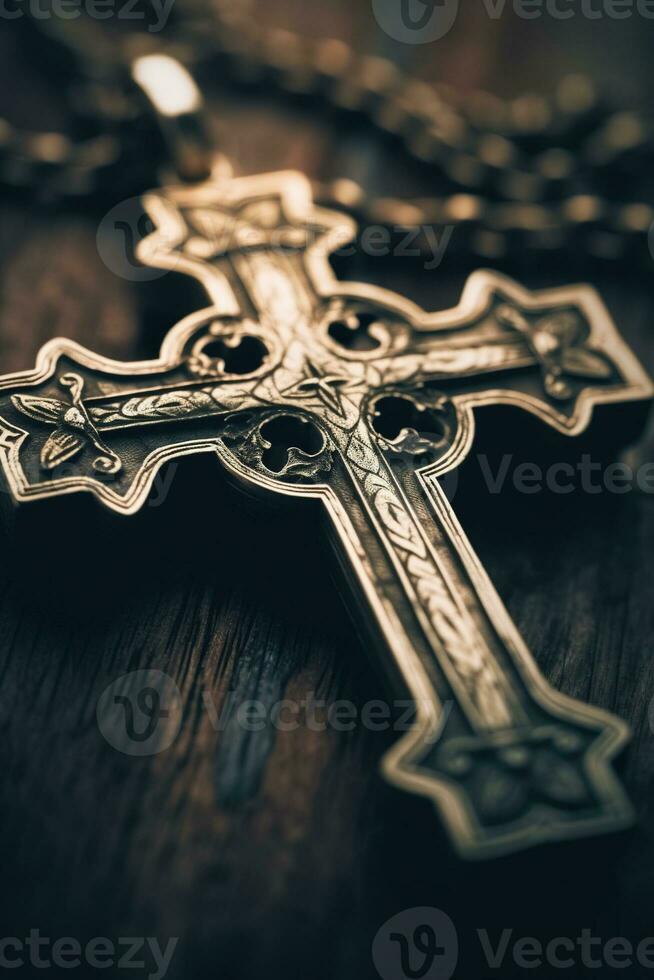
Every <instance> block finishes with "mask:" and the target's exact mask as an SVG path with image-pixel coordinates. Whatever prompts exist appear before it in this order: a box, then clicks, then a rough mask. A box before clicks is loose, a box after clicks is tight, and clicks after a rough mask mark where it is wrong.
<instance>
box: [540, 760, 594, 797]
mask: <svg viewBox="0 0 654 980" xmlns="http://www.w3.org/2000/svg"><path fill="white" fill-rule="evenodd" d="M533 775H534V780H535V782H536V785H537V786H538V788H539V789H540V791H541V793H543V795H544V796H547V797H548V798H549V799H550V800H553V801H554V802H556V803H568V804H581V803H586V802H587V801H588V788H587V786H586V783H585V781H584V779H583V777H582V775H581V773H580V771H579V768H578V767H577V766H575V765H574V764H573V763H570V762H567V761H566V760H564V759H560V758H559V757H558V756H556V755H554V753H552V752H541V753H540V754H539V755H538V758H537V760H536V763H535V764H534V770H533Z"/></svg>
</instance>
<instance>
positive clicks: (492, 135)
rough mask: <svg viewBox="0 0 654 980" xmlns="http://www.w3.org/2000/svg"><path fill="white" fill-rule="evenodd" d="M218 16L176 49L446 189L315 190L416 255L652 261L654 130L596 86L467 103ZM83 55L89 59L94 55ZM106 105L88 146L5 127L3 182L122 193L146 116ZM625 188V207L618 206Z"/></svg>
mask: <svg viewBox="0 0 654 980" xmlns="http://www.w3.org/2000/svg"><path fill="white" fill-rule="evenodd" d="M211 9H212V16H211V17H210V18H208V17H207V14H206V6H203V7H200V8H199V7H197V6H191V5H190V0H187V5H186V9H185V16H184V19H183V21H182V23H181V24H180V29H179V31H178V32H176V35H175V36H176V40H175V44H174V45H172V46H171V47H172V48H173V49H174V51H175V53H176V54H177V55H178V56H179V57H180V58H181V59H182V60H183V61H185V62H186V63H187V64H191V65H192V67H193V69H194V71H195V72H197V73H199V74H200V76H206V78H207V80H208V81H209V80H211V79H215V78H216V77H218V78H220V79H221V80H222V81H223V82H224V81H225V80H226V81H228V82H229V83H231V84H233V85H239V86H248V87H261V86H265V88H266V90H269V89H270V87H271V86H274V87H275V88H276V89H278V90H280V91H282V92H284V93H287V94H289V95H291V96H293V97H295V98H300V99H304V100H306V99H311V100H312V101H315V100H321V101H322V102H323V103H324V104H325V105H326V106H329V107H332V108H334V109H336V110H338V111H341V112H347V113H356V114H357V115H359V116H363V117H366V118H367V119H368V120H369V121H370V123H371V124H372V125H373V126H374V127H375V128H376V129H377V130H379V131H381V132H383V133H384V134H387V135H388V136H391V137H393V138H395V139H396V140H399V141H400V142H401V144H402V146H403V147H404V149H405V151H406V153H407V154H408V156H409V158H411V159H413V160H415V161H417V162H419V163H420V164H422V165H423V166H424V167H425V168H426V169H427V170H428V172H429V174H430V176H431V178H432V179H433V180H435V182H437V184H438V186H439V188H440V189H441V192H440V194H439V196H435V197H428V198H421V199H416V200H412V201H406V200H399V199H395V198H382V199H380V198H372V197H370V196H368V194H367V193H366V190H365V189H364V188H363V187H361V186H360V185H358V184H357V183H355V182H354V181H352V180H349V179H339V180H334V181H330V182H329V183H327V184H317V185H316V188H315V190H316V196H317V198H318V200H319V201H320V202H321V203H324V204H326V205H331V206H337V207H339V208H342V209H345V210H347V211H349V212H351V213H353V214H354V215H355V216H356V217H357V218H359V219H360V220H362V221H363V222H364V223H366V224H383V225H385V226H391V227H394V228H395V229H397V230H398V231H400V229H402V228H407V227H414V228H417V229H419V234H418V236H417V238H416V240H415V243H414V247H416V246H417V247H423V248H425V249H426V250H428V248H429V243H428V242H427V241H426V240H425V239H426V232H425V229H426V228H428V227H432V226H439V227H442V226H454V227H455V228H456V230H457V235H456V236H455V237H456V242H457V245H458V246H459V247H460V248H461V249H462V250H463V251H464V252H467V253H472V254H474V255H476V256H479V257H482V258H485V259H500V258H503V257H504V256H506V255H514V254H516V253H518V252H519V253H520V254H522V253H536V254H538V255H543V254H548V253H549V254H556V253H558V252H559V251H560V250H561V249H562V248H567V249H569V250H571V251H574V252H575V253H577V254H581V255H588V256H591V257H593V258H600V259H608V260H617V259H627V258H629V259H632V260H635V261H637V260H638V259H641V260H642V259H647V260H650V256H649V253H648V248H647V245H648V235H649V233H650V229H651V227H652V224H653V222H654V207H653V206H652V204H651V203H650V202H651V200H652V195H651V186H650V182H651V176H650V175H651V173H652V163H653V162H654V140H653V138H652V130H651V126H650V124H649V122H648V121H647V120H646V119H645V118H644V117H643V116H641V115H639V114H637V113H635V112H627V111H618V112H615V111H612V110H611V109H610V107H608V106H606V105H603V104H602V103H601V101H600V99H599V98H598V96H597V93H596V92H595V90H594V88H593V86H592V83H591V82H590V81H589V80H588V79H586V78H584V77H580V76H575V77H572V78H568V79H565V80H564V81H563V82H562V83H561V85H560V86H559V88H558V90H557V92H556V94H555V96H554V98H553V99H551V100H547V99H545V98H543V97H541V96H535V95H525V96H522V97H520V98H518V99H515V100H513V101H502V100H500V99H499V98H497V97H495V96H493V95H490V94H488V93H485V92H477V93H474V94H472V95H468V96H465V97H460V96H457V94H456V93H454V92H453V91H451V90H449V89H447V88H445V87H444V86H433V85H428V84H426V83H423V82H418V81H416V80H415V79H412V78H411V77H409V76H407V75H405V74H403V73H402V72H400V70H399V69H398V68H397V67H396V66H395V65H394V64H393V63H392V62H390V61H389V60H387V59H383V58H377V57H372V56H369V55H360V54H358V53H357V52H355V51H354V50H353V49H352V48H350V47H348V46H347V45H346V44H344V43H343V42H341V41H337V40H333V39H328V40H318V41H309V40H307V39H305V38H301V37H300V36H298V35H296V34H293V33H291V32H289V31H285V30H284V31H282V30H270V29H264V28H262V27H261V26H260V25H259V23H258V22H257V20H256V19H255V18H254V17H253V16H252V14H251V12H250V11H249V10H248V7H247V4H238V5H237V4H232V3H229V4H227V3H223V4H218V5H217V6H216V5H215V4H214V5H213V6H212V8H211ZM159 47H160V46H159ZM79 48H80V50H78V51H77V55H78V59H79V60H83V59H84V58H85V57H86V55H85V53H84V45H82V44H80V45H79ZM86 50H87V51H88V47H86ZM89 74H90V72H89ZM112 82H114V83H115V78H114V79H112ZM96 90H97V91H96V92H95V96H94V98H95V102H96V104H98V100H100V101H102V100H103V99H104V101H105V102H106V101H107V92H108V91H109V92H110V96H109V102H111V103H112V104H111V107H110V109H109V110H107V108H106V106H105V105H104V104H102V110H103V112H102V116H103V124H104V125H105V126H106V125H107V121H109V123H111V126H110V130H111V131H110V132H109V133H103V134H100V135H97V136H93V137H91V138H89V139H86V140H84V141H81V142H78V143H76V142H74V141H72V140H70V139H68V138H67V137H65V136H63V135H60V134H24V133H19V132H17V131H16V130H15V129H13V128H12V127H10V126H9V125H8V124H7V123H6V122H2V121H0V181H2V182H3V183H5V184H9V185H12V186H28V187H29V186H34V185H35V184H38V185H39V186H45V187H47V190H48V193H49V194H50V195H54V196H58V195H61V196H66V197H73V198H74V197H85V196H87V195H92V194H97V193H101V192H102V190H103V188H104V189H106V188H107V187H110V186H111V184H112V181H114V180H115V175H116V170H117V169H119V170H120V171H121V173H122V174H123V175H125V173H126V172H129V166H128V165H127V164H128V156H127V151H126V146H125V133H126V132H129V127H130V125H133V124H134V120H135V117H136V116H138V112H139V110H138V109H137V108H136V107H135V103H134V101H132V100H130V99H129V98H128V97H125V94H124V92H123V93H121V95H120V96H115V92H113V91H112V90H110V89H109V90H108V89H107V87H106V86H105V87H102V86H97V85H96ZM116 104H117V105H118V107H119V108H118V109H117V108H116ZM142 156H143V155H142V153H141V158H142ZM157 162H159V161H157ZM141 163H143V161H142V159H141ZM121 164H122V165H121ZM119 165H120V166H119ZM624 188H628V199H626V200H625V199H624V198H622V199H616V198H615V193H616V191H622V190H623V189H624Z"/></svg>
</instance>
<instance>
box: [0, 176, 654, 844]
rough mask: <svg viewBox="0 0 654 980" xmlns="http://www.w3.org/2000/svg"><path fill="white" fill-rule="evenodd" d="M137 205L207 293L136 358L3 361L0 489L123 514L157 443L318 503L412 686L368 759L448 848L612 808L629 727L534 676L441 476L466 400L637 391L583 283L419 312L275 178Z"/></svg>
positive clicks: (624, 818) (580, 826) (457, 444)
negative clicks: (345, 249)
mask: <svg viewBox="0 0 654 980" xmlns="http://www.w3.org/2000/svg"><path fill="white" fill-rule="evenodd" d="M145 204H146V208H147V210H148V212H149V214H150V216H151V217H152V219H153V221H154V223H155V225H156V229H157V230H156V231H155V233H154V234H153V235H151V236H150V238H148V239H147V240H146V241H145V242H144V243H143V245H142V246H141V258H142V260H143V261H144V262H146V263H147V264H149V265H152V266H156V267H162V268H166V269H175V270H176V271H178V272H183V273H186V274H188V275H191V276H194V277H195V278H196V279H198V280H199V281H200V282H201V283H202V284H203V286H204V288H205V290H206V292H207V293H208V295H209V298H210V302H211V304H212V305H211V307H210V308H208V309H207V310H203V311H202V312H200V313H197V314H194V315H193V316H190V317H188V318H187V319H185V320H184V321H182V322H181V323H180V324H178V325H177V326H176V327H175V328H174V329H173V330H172V331H171V332H170V334H169V335H168V337H167V338H166V340H165V341H164V344H163V347H162V351H161V356H160V358H159V359H157V360H155V361H149V362H140V363H120V362H116V361H110V360H108V359H106V358H103V357H99V356H97V355H95V354H93V353H91V352H90V351H87V350H85V349H83V348H81V347H79V346H78V345H76V344H74V343H71V342H67V341H65V340H57V341H53V342H50V343H49V344H47V345H46V347H45V348H43V350H42V351H41V353H40V355H39V358H38V362H37V366H36V369H35V370H34V371H32V372H26V373H23V374H18V375H12V376H9V377H5V378H4V379H2V380H1V381H0V461H1V463H2V468H3V470H4V474H5V477H6V479H7V481H8V484H9V486H10V489H11V492H12V493H13V495H14V496H15V498H16V500H17V501H29V500H33V499H43V498H46V497H51V496H56V495H59V494H64V493H73V492H76V491H82V490H83V491H86V492H90V493H93V494H94V495H95V496H96V497H97V498H98V499H100V500H101V501H102V502H103V503H104V504H106V505H107V506H109V507H110V508H112V509H113V510H115V511H117V512H120V513H124V514H133V513H135V512H136V511H138V509H139V508H140V507H141V506H142V505H143V503H144V501H145V499H146V497H147V495H148V492H149V489H150V487H151V485H152V481H153V479H154V476H155V474H156V472H157V470H158V469H159V468H160V467H161V465H162V464H163V463H164V462H166V461H168V460H171V459H173V458H176V457H180V456H184V455H187V454H190V453H199V452H213V453H215V454H216V456H217V457H218V459H219V460H220V462H221V464H222V466H223V468H224V469H225V470H227V471H228V473H229V475H230V477H231V478H232V480H234V481H235V482H237V483H240V484H242V485H243V486H244V487H246V488H247V489H248V490H249V491H250V492H252V490H253V489H254V490H256V491H257V492H260V493H261V494H263V495H265V494H283V495H285V496H287V497H295V498H313V499H314V500H315V501H316V502H317V504H318V505H319V506H320V507H322V508H323V512H324V514H325V517H326V521H327V523H328V524H329V526H330V528H331V531H332V536H333V539H334V541H335V543H336V547H337V549H338V551H339V554H340V556H341V560H342V564H343V566H344V568H345V569H346V571H347V576H348V579H349V582H350V585H351V587H352V589H353V591H354V594H355V596H356V598H357V599H358V602H359V606H360V609H361V615H362V618H363V619H364V620H365V621H366V623H367V624H368V626H369V630H370V635H371V636H372V637H374V638H375V639H376V640H377V642H378V645H379V649H380V653H381V654H382V655H383V656H384V657H385V658H386V661H387V664H388V666H389V667H390V673H391V675H392V676H394V677H395V678H396V679H397V680H398V681H399V683H400V684H401V688H402V690H404V691H408V692H409V693H410V696H411V698H412V699H413V700H414V701H415V705H416V717H415V724H414V725H413V727H412V729H411V731H410V732H408V733H407V734H405V735H404V736H403V737H402V739H401V740H400V741H399V742H398V743H397V744H396V745H395V746H394V747H393V749H392V750H391V751H390V752H389V753H388V755H387V756H386V758H385V760H384V771H385V774H386V776H387V777H388V778H389V779H390V780H391V781H392V782H394V783H396V784H397V785H398V786H400V787H402V788H404V789H407V790H410V791H412V792H416V793H420V794H422V795H425V796H427V797H429V798H430V799H432V800H433V801H434V802H435V804H436V805H437V807H438V809H439V811H440V813H441V816H442V818H443V820H444V822H445V824H446V826H447V829H448V831H449V833H450V835H451V837H452V840H453V842H454V844H455V846H456V847H457V848H458V849H459V851H460V852H461V853H462V854H464V855H465V856H467V857H484V856H492V855H496V854H499V853H503V852H506V851H510V850H515V849H518V848H521V847H525V846H529V845H532V844H536V843H540V842H544V841H551V840H556V839H562V838H568V837H573V836H578V835H584V834H592V833H596V832H602V831H607V830H612V829H616V828H619V827H621V826H623V825H625V824H626V823H628V822H629V820H630V807H629V804H628V802H627V801H626V799H625V797H624V795H623V792H622V790H621V788H620V786H619V783H618V782H617V780H616V778H615V776H614V774H613V772H612V770H611V768H610V765H609V763H610V759H611V757H612V756H613V755H614V754H615V752H616V751H617V750H618V749H619V748H620V746H621V745H622V744H623V743H624V741H625V739H626V735H627V731H626V727H625V726H624V725H623V724H622V722H620V721H619V720H618V719H616V718H614V717H612V716H611V715H609V714H607V713H605V712H603V711H601V710H598V709H595V708H591V707H588V706H585V705H583V704H581V703H579V702H575V701H572V700H571V699H569V698H567V697H564V696H563V695H561V694H559V693H557V692H555V691H554V690H553V689H552V688H551V687H550V686H549V685H548V684H547V683H546V682H545V680H544V679H543V678H542V677H541V675H540V674H539V672H538V670H537V668H536V665H535V663H534V661H533V660H532V658H531V656H530V654H529V652H528V651H527V650H526V648H525V646H524V644H523V642H522V641H521V639H520V636H519V635H518V633H517V631H516V629H515V627H514V626H513V624H512V623H511V621H510V619H509V617H508V615H507V613H506V611H505V610H504V608H503V606H502V605H501V603H500V601H499V599H498V597H497V595H496V593H495V592H494V590H493V588H492V585H491V583H490V581H489V580H488V578H487V576H486V575H485V573H484V571H483V569H482V568H481V565H480V563H479V561H478V560H477V558H476V557H475V555H474V553H473V551H472V548H471V546H470V544H469V542H468V541H467V539H466V537H465V535H464V533H463V530H462V529H461V527H460V525H459V524H458V522H457V519H456V517H455V515H454V512H453V510H452V507H451V505H450V503H449V501H448V499H447V497H446V496H445V494H444V492H443V490H442V489H441V486H440V484H439V481H438V477H439V476H441V475H442V474H444V473H446V472H447V471H449V470H451V469H453V468H454V467H456V466H457V465H458V464H459V463H460V462H461V461H462V460H463V459H464V458H465V456H466V454H467V453H468V452H469V451H470V448H471V446H472V443H473V437H474V417H473V410H474V409H475V408H478V407H481V406H485V405H493V404H501V403H502V404H510V405H515V406H517V407H519V408H522V409H524V410H525V411H527V412H530V413H532V414H533V415H535V416H536V417H537V418H538V419H540V420H541V421H542V422H543V423H544V424H547V425H549V426H551V427H552V428H554V429H555V430H558V431H559V432H561V433H564V434H566V435H569V436H574V435H577V434H579V433H581V432H582V431H583V430H584V429H585V428H586V427H587V425H588V423H589V420H590V418H591V414H592V411H593V407H594V406H595V405H600V404H605V405H610V404H615V405H618V404H620V403H624V402H628V401H642V400H645V399H648V398H649V397H651V393H652V388H651V384H650V382H649V380H648V378H647V377H646V376H645V374H644V373H643V371H642V369H641V368H640V366H639V364H638V363H637V361H636V360H635V358H634V357H633V355H632V354H631V353H630V351H629V350H628V349H627V347H626V346H625V344H624V343H623V342H622V340H621V339H620V337H619V334H618V333H617V331H616V329H615V327H614V326H613V324H612V322H611V320H610V318H609V316H608V314H607V312H606V310H605V309H604V307H603V305H602V303H601V301H600V300H599V298H598V296H597V294H596V293H595V292H594V291H593V290H592V289H591V288H589V287H585V286H579V287H566V288H562V289H557V290H550V291H546V292H539V293H530V292H528V291H526V290H524V289H522V288H521V287H519V286H517V285H516V284H515V283H513V282H512V281H510V280H508V279H506V278H504V277H502V276H499V275H497V274H494V273H490V272H479V273H476V274H475V275H473V276H472V277H471V279H470V280H469V282H468V284H467V286H466V288H465V291H464V294H463V297H462V299H461V302H460V304H459V305H458V306H457V307H456V308H455V309H452V310H447V311H445V312H440V313H434V314H427V313H425V312H424V311H422V310H420V309H419V308H417V307H416V306H414V305H413V304H412V303H410V302H408V301H407V300H405V299H404V298H402V297H400V296H398V295H395V294H392V293H390V292H388V291H386V290H383V289H379V288H374V287H371V286H367V285H363V284H354V285H353V284H344V283H340V282H338V281H337V280H336V279H335V278H334V276H333V273H332V271H331V268H330V266H329V263H328V256H329V254H330V253H331V252H332V251H334V249H335V248H337V247H338V246H339V245H342V244H343V243H344V242H346V241H348V240H349V239H350V238H351V237H352V236H353V235H354V231H355V229H354V226H353V225H352V223H351V222H350V221H349V220H348V219H345V218H343V216H342V215H339V214H337V213H334V212H331V211H327V210H323V209H320V208H316V207H315V206H314V205H313V203H312V201H311V195H310V190H309V184H308V182H307V181H306V179H305V178H304V177H302V176H301V175H299V174H296V173H280V174H270V175H264V176H259V177H248V178H238V179H223V180H214V181H209V182H207V183H206V184H202V185H197V186H194V187H180V188H170V189H166V190H162V191H160V192H156V193H153V194H151V195H149V196H148V197H147V198H146V199H145ZM445 705H447V711H444V710H443V708H444V706H445Z"/></svg>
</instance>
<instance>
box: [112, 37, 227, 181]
mask: <svg viewBox="0 0 654 980" xmlns="http://www.w3.org/2000/svg"><path fill="white" fill-rule="evenodd" d="M130 71H131V76H132V79H133V80H134V81H135V82H136V84H137V85H138V87H139V89H140V90H141V91H142V92H143V94H144V95H145V97H146V98H147V100H148V103H149V105H150V107H151V108H152V109H153V111H154V113H155V115H156V117H157V121H158V123H159V127H160V129H161V132H162V134H163V137H164V140H165V142H166V145H167V146H168V149H169V152H170V155H171V158H172V162H173V165H174V168H175V171H176V172H177V174H178V176H179V177H180V178H181V179H182V180H183V181H188V182H189V183H193V182H196V181H202V180H206V179H208V178H209V177H210V176H211V174H212V172H213V171H214V169H215V157H216V152H215V149H214V148H212V146H211V142H210V139H209V135H208V132H207V126H206V118H205V104H204V99H203V98H202V93H201V92H200V90H199V88H198V86H197V84H196V82H195V80H194V79H193V77H192V76H191V74H190V72H189V71H188V69H187V68H185V66H184V65H182V63H181V62H180V61H178V59H177V58H175V57H173V56H172V55H170V54H141V55H139V56H138V57H135V58H134V59H133V60H132V62H131V65H130Z"/></svg>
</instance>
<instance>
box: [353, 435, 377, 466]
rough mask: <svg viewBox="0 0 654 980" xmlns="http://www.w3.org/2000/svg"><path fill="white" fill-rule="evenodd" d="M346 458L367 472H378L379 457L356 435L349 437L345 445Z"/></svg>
mask: <svg viewBox="0 0 654 980" xmlns="http://www.w3.org/2000/svg"><path fill="white" fill-rule="evenodd" d="M347 458H348V459H349V460H350V462H352V463H354V465H355V466H358V467H359V468H360V469H362V470H366V472H367V473H379V458H378V456H377V454H376V453H375V452H374V450H373V449H372V448H371V447H370V446H368V445H366V443H365V442H363V440H361V439H359V438H358V436H353V437H352V438H351V439H350V442H349V445H348V447H347Z"/></svg>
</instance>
